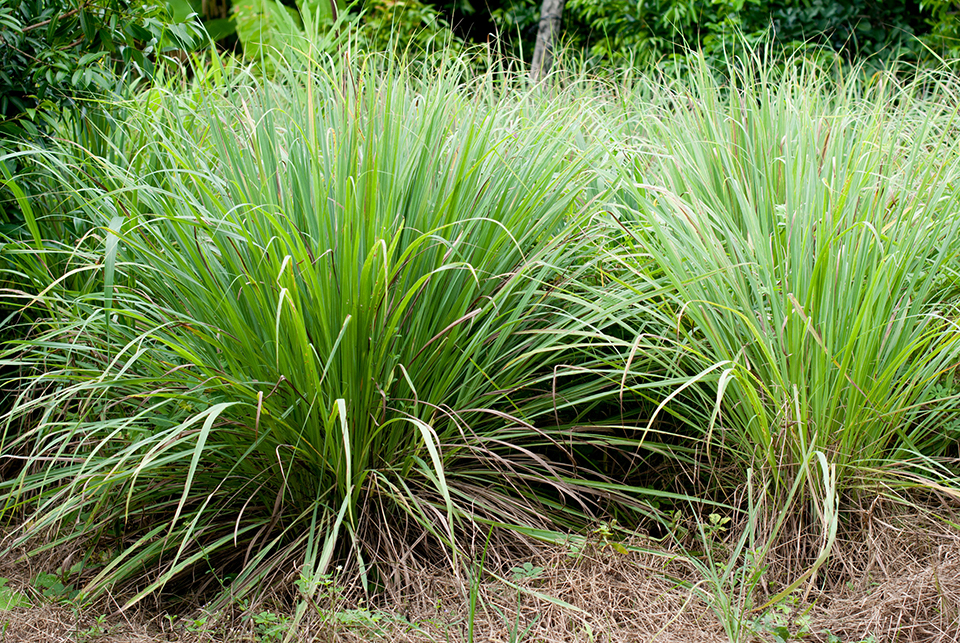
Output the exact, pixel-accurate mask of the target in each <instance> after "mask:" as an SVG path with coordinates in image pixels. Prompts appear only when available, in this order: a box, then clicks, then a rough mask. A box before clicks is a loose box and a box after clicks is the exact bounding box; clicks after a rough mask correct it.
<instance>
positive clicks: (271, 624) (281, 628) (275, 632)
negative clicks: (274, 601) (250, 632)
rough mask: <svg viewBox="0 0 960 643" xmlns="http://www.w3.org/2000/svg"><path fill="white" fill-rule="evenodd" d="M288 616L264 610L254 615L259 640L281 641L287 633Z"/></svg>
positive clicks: (264, 642)
mask: <svg viewBox="0 0 960 643" xmlns="http://www.w3.org/2000/svg"><path fill="white" fill-rule="evenodd" d="M288 620H289V619H288V618H287V617H286V616H283V615H281V614H277V613H275V612H270V611H263V612H257V613H256V614H254V615H253V623H254V625H255V626H256V631H257V640H258V641H262V642H263V643H270V642H273V641H280V640H281V639H282V638H283V636H284V635H285V634H286V633H287V629H288Z"/></svg>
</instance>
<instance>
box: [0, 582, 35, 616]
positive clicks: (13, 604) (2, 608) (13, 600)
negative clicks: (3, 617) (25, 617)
mask: <svg viewBox="0 0 960 643" xmlns="http://www.w3.org/2000/svg"><path fill="white" fill-rule="evenodd" d="M7 582H8V580H7V579H6V578H0V612H6V611H8V610H12V609H16V608H18V607H29V605H30V599H29V598H27V595H26V594H24V593H23V592H18V591H17V590H15V589H12V588H10V587H8V586H7Z"/></svg>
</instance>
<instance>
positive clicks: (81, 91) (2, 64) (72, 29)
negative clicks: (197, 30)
mask: <svg viewBox="0 0 960 643" xmlns="http://www.w3.org/2000/svg"><path fill="white" fill-rule="evenodd" d="M165 16H166V14H165V8H164V6H163V5H161V4H158V3H155V2H149V1H147V0H0V43H2V45H0V120H2V122H3V125H2V127H3V132H4V133H6V134H8V135H9V134H10V133H11V132H16V131H17V130H20V129H23V130H25V131H26V132H27V133H33V132H36V129H37V125H38V123H40V122H42V117H43V116H44V115H45V114H49V113H51V112H52V111H55V110H56V109H58V108H60V107H63V106H64V105H68V104H73V103H74V102H75V101H76V99H78V98H80V97H83V96H88V95H91V94H93V93H100V92H105V91H109V90H111V89H114V88H116V87H117V84H118V82H119V80H118V78H119V77H123V76H126V77H134V78H137V77H143V76H150V75H152V74H153V72H154V69H155V66H156V60H157V55H158V53H160V52H161V51H162V50H163V49H166V48H176V47H177V46H178V42H179V40H180V39H182V38H184V37H187V36H188V35H189V34H188V33H187V31H188V30H187V28H186V25H181V26H180V27H179V28H177V29H172V28H171V26H170V25H169V24H167V21H166V17H165Z"/></svg>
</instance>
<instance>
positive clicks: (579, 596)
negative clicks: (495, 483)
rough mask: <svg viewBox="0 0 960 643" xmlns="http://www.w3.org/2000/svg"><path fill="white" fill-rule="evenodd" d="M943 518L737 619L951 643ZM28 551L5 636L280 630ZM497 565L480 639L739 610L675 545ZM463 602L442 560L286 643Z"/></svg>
mask: <svg viewBox="0 0 960 643" xmlns="http://www.w3.org/2000/svg"><path fill="white" fill-rule="evenodd" d="M941 518H942V516H941V517H936V516H934V517H933V518H931V514H930V513H929V512H928V513H926V514H923V515H919V514H918V515H915V516H904V515H899V516H896V517H895V518H893V517H888V518H887V519H882V518H879V517H876V516H873V517H872V518H871V521H870V524H869V525H868V527H867V529H866V534H865V537H863V538H857V539H856V541H855V542H854V541H850V542H839V543H838V545H837V548H836V550H835V554H834V555H833V556H832V558H831V562H830V565H829V568H828V569H827V570H826V571H825V572H824V573H822V574H821V575H820V577H819V578H818V579H815V581H814V583H813V584H812V585H809V586H808V585H802V586H801V588H800V589H799V590H798V592H796V593H795V594H793V595H792V596H791V598H790V599H789V600H787V601H785V602H782V603H780V604H779V605H777V606H775V607H772V608H768V609H766V610H757V611H749V610H748V611H746V612H742V616H741V617H740V621H741V623H743V624H745V625H748V626H749V627H748V628H747V630H746V631H747V635H746V636H745V638H744V639H743V640H744V641H773V642H781V641H785V640H806V641H822V642H830V643H837V642H840V643H859V642H861V641H876V642H877V643H880V642H887V641H889V642H891V643H893V642H904V643H914V642H916V643H920V642H923V643H946V642H948V641H949V642H955V641H960V529H958V528H956V527H954V526H951V521H945V520H942V519H941ZM952 524H953V525H955V524H956V521H952ZM640 544H643V545H644V546H647V547H649V545H650V543H649V541H648V542H646V543H640ZM37 558H38V557H35V558H33V559H23V558H22V557H20V558H18V557H14V556H11V557H8V558H7V559H5V560H2V561H0V577H2V578H5V579H7V584H6V586H5V589H2V590H0V591H6V592H7V595H8V596H9V595H11V593H20V594H21V595H23V596H26V597H28V598H29V603H30V604H29V605H27V604H22V605H20V606H12V607H10V606H8V609H5V610H0V641H3V642H8V641H9V642H10V643H14V642H21V641H22V642H29V643H61V642H64V643H66V642H72V643H160V642H173V641H176V642H182V643H202V642H210V643H241V642H242V643H268V642H279V641H281V640H284V637H285V635H286V633H287V632H288V631H289V627H288V626H287V624H288V622H289V620H290V617H291V616H292V614H291V613H290V612H289V611H286V612H285V611H284V609H283V608H279V607H277V605H278V604H279V603H277V602H271V601H270V599H269V598H265V599H263V600H262V601H261V602H260V603H258V604H257V605H256V606H254V607H247V609H245V610H243V609H240V608H239V607H238V608H237V609H236V610H234V611H233V613H223V612H221V613H218V614H214V615H211V614H208V613H207V612H205V611H204V610H203V609H202V608H197V607H194V608H192V609H188V610H187V611H181V613H180V615H177V616H175V615H173V614H171V613H170V612H169V611H163V610H159V609H157V607H156V606H155V605H153V606H152V605H150V604H148V602H144V603H142V604H140V605H139V606H138V607H136V608H135V609H130V610H126V611H123V610H120V604H121V603H122V600H121V599H120V598H119V597H110V596H107V597H104V598H102V599H100V600H98V601H97V602H96V603H94V604H92V605H89V606H85V607H84V608H83V609H78V608H77V607H76V606H74V605H72V604H71V603H70V602H68V601H63V600H60V601H56V600H51V599H50V598H49V597H44V596H43V595H42V593H41V591H40V589H37V587H36V578H37V577H38V574H43V573H45V572H49V571H52V570H55V567H56V565H54V561H53V560H38V559H37ZM61 564H62V563H61ZM492 567H493V568H491V569H488V570H487V572H488V574H487V575H486V576H485V579H484V580H483V582H482V583H481V584H480V585H479V587H478V588H477V590H476V592H475V594H476V597H477V601H476V604H477V607H476V610H475V614H474V618H473V627H474V632H473V640H474V641H478V642H497V643H499V642H503V643H513V642H515V641H516V642H519V641H530V642H543V643H553V642H571V643H572V642H580V641H584V642H586V641H590V642H592V641H597V642H601V641H603V642H607V641H609V642H611V643H621V642H622V643H629V642H648V641H654V640H655V641H658V642H660V643H697V642H703V643H713V642H718V643H719V642H722V641H728V640H729V639H728V637H727V635H726V634H725V632H724V628H723V626H722V625H721V621H720V620H719V619H718V616H717V614H716V613H715V611H716V610H715V609H711V605H710V604H709V603H708V602H707V601H708V600H710V599H709V598H707V599H706V600H705V599H704V598H703V597H702V596H701V595H698V593H697V592H692V591H691V589H690V587H691V586H696V587H697V588H698V589H703V590H707V591H706V592H705V595H706V596H708V597H709V596H715V597H716V596H725V597H726V598H727V599H729V601H730V603H731V604H732V605H733V608H734V610H736V609H738V605H740V604H741V602H740V598H741V596H742V595H741V594H740V593H739V592H738V591H736V589H733V590H732V591H729V592H728V593H727V594H723V593H722V592H712V593H711V591H712V588H711V587H710V585H709V582H708V581H706V580H704V578H703V575H702V574H699V575H698V573H697V571H696V570H695V569H694V568H693V567H691V566H690V565H689V564H686V563H684V561H683V559H682V557H680V556H678V555H676V554H673V553H671V552H670V551H660V553H658V554H652V553H640V552H629V553H626V554H624V553H622V548H621V547H615V546H613V545H612V544H611V543H605V542H597V543H596V545H594V546H590V547H588V548H587V549H585V550H583V551H579V552H573V551H571V550H570V549H568V548H561V547H544V548H542V549H540V550H538V551H536V552H535V553H533V554H532V555H530V556H527V557H524V558H518V559H516V560H511V561H499V563H498V564H497V565H496V566H492ZM497 577H499V578H497ZM670 578H672V579H673V580H669V579H670ZM762 593H763V592H762V591H760V590H758V594H762ZM0 597H2V594H0ZM469 597H470V584H469V582H467V581H465V580H464V579H462V578H457V577H456V576H455V575H454V574H453V573H452V571H451V569H450V568H449V567H447V568H446V569H442V568H438V569H420V570H416V571H415V572H413V573H411V574H408V575H407V586H406V587H405V589H403V590H402V591H401V592H399V593H398V594H397V595H395V596H394V597H393V598H392V599H390V600H387V601H386V604H381V605H378V606H376V607H375V608H371V609H367V608H365V606H364V604H363V602H362V599H361V600H357V601H354V600H351V599H350V598H349V597H347V596H346V595H345V594H341V595H337V594H336V593H334V592H328V593H325V594H323V595H321V596H320V597H318V599H317V603H316V604H315V605H314V606H313V608H312V609H311V610H310V611H309V612H308V613H307V615H306V617H305V618H304V619H303V620H302V621H301V623H300V624H299V626H298V627H297V628H296V630H295V631H294V632H292V634H291V638H290V640H293V641H298V642H299V641H305V642H327V641H330V642H334V641H336V642H343V643H360V642H367V641H400V642H404V643H427V642H447V641H451V642H466V641H468V640H469V634H468V630H469V623H470V618H469V612H470V608H469V604H470V600H469ZM761 602H762V601H760V600H757V601H755V603H756V604H760V603H761ZM24 603H26V601H24ZM718 604H719V603H717V602H715V603H714V608H715V607H716V606H717V605H718ZM778 636H779V638H778Z"/></svg>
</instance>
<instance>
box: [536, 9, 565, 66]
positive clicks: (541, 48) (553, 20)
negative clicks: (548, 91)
mask: <svg viewBox="0 0 960 643" xmlns="http://www.w3.org/2000/svg"><path fill="white" fill-rule="evenodd" d="M565 2H566V0H543V4H542V5H541V6H540V27H539V29H538V30H537V44H536V46H535V47H534V49H533V62H532V63H531V65H530V79H531V80H533V82H539V81H540V80H541V79H542V78H543V77H544V76H546V75H547V74H548V73H549V72H550V66H551V65H552V64H553V48H554V46H555V45H556V42H557V40H558V39H559V37H560V22H561V20H562V19H563V5H564V4H565Z"/></svg>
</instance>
